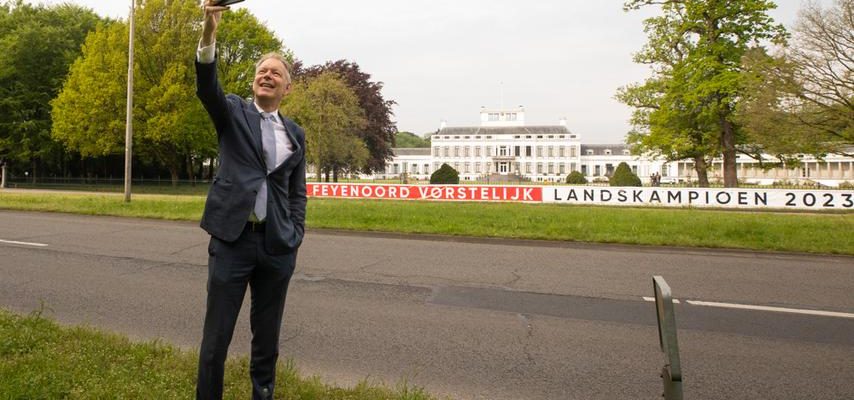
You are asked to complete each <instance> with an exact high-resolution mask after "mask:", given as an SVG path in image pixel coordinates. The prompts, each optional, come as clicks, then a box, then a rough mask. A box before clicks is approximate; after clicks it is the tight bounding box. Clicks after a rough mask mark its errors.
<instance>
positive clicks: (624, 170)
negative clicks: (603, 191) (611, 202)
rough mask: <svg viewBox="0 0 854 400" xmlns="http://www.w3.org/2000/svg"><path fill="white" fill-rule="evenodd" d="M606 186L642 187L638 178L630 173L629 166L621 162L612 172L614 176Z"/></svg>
mask: <svg viewBox="0 0 854 400" xmlns="http://www.w3.org/2000/svg"><path fill="white" fill-rule="evenodd" d="M608 184H609V185H611V186H643V184H641V180H640V178H638V176H637V175H635V173H634V172H632V168H631V167H629V164H626V163H625V162H621V163H620V165H618V166H617V169H615V170H614V174H613V175H611V177H610V178H609V179H608Z"/></svg>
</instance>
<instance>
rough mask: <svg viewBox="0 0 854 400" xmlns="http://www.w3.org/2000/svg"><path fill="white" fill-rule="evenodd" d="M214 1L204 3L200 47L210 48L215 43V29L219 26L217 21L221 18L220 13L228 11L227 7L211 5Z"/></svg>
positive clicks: (209, 0)
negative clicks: (203, 20)
mask: <svg viewBox="0 0 854 400" xmlns="http://www.w3.org/2000/svg"><path fill="white" fill-rule="evenodd" d="M213 3H214V0H206V1H205V6H204V8H205V23H204V27H203V28H202V46H210V45H211V44H213V43H214V41H216V29H217V26H218V25H219V20H220V19H221V18H222V12H223V11H226V10H228V7H221V6H215V5H213Z"/></svg>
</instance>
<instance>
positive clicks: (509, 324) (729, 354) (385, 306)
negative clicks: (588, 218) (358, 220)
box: [0, 211, 854, 400]
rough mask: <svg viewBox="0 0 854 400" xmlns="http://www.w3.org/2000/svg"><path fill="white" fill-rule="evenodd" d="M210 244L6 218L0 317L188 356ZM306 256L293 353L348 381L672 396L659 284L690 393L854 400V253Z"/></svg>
mask: <svg viewBox="0 0 854 400" xmlns="http://www.w3.org/2000/svg"><path fill="white" fill-rule="evenodd" d="M829 234H851V232H847V233H845V232H836V233H829ZM15 242H22V243H15ZM206 249H207V236H206V234H205V233H204V232H202V231H201V230H200V229H199V228H198V227H197V225H196V224H193V223H182V222H162V221H150V220H134V219H124V218H105V217H85V216H74V215H64V214H42V213H21V212H8V211H0V307H5V308H9V309H11V310H14V311H18V312H29V311H32V310H34V309H37V308H39V306H40V304H42V303H44V304H45V305H46V306H47V307H48V308H49V310H50V312H49V314H50V315H53V316H54V317H55V318H56V319H57V320H59V321H61V322H63V323H71V324H88V325H92V326H96V327H99V328H102V329H107V330H111V331H116V332H121V333H124V334H127V335H129V336H131V337H132V338H134V339H138V340H152V339H157V338H161V339H164V340H165V341H168V342H171V343H174V344H176V345H179V346H182V347H185V348H188V349H195V348H196V346H197V345H198V343H199V341H200V337H201V323H202V320H201V318H202V313H203V307H204V295H205V280H206V278H207V268H206V261H207V253H206ZM298 264H299V265H298V268H297V275H296V277H295V279H294V281H293V283H292V286H291V290H290V293H289V296H288V304H287V307H286V311H285V314H286V315H285V329H284V331H283V337H282V346H281V347H282V355H283V357H290V358H293V359H294V360H295V361H296V363H297V365H298V367H299V368H300V370H301V371H303V372H304V373H306V374H316V375H319V376H321V377H322V378H324V379H327V380H329V381H331V382H334V383H337V384H341V385H350V384H353V383H355V382H358V381H360V380H363V379H369V380H371V381H373V382H384V383H386V384H390V385H394V384H396V383H397V382H400V381H404V380H405V381H406V382H408V383H410V384H417V385H420V386H424V387H426V388H427V389H428V390H429V391H431V392H433V393H436V394H439V395H448V396H451V397H452V398H455V399H508V400H509V399H550V400H553V399H642V398H647V399H655V398H660V394H661V382H660V378H659V375H658V374H659V370H660V368H661V366H662V365H663V356H662V354H661V353H660V351H659V349H658V336H657V330H656V327H655V310H654V306H653V304H652V303H649V302H647V301H645V300H644V299H643V297H648V296H652V295H653V293H652V283H651V277H652V276H653V275H663V276H664V277H665V279H667V281H668V283H669V284H670V286H671V287H672V288H673V291H674V295H675V297H677V298H678V299H680V300H681V304H679V305H677V308H676V318H677V324H678V325H679V328H680V329H679V344H680V348H681V357H682V365H683V366H682V369H683V373H684V376H685V394H686V398H688V399H840V400H841V399H849V400H850V399H854V318H852V317H854V315H851V314H852V313H854V258H852V257H824V256H809V255H786V254H768V253H753V252H741V251H718V250H697V249H670V248H654V247H633V246H611V245H590V244H571V243H552V242H531V241H503V240H472V239H459V238H444V237H424V236H421V237H412V236H396V235H371V234H355V233H353V234H350V233H339V232H329V231H309V233H308V236H307V238H306V241H305V243H304V245H303V247H302V249H301V250H300V255H299V261H298ZM688 301H692V302H695V303H694V304H689V303H688ZM697 301H704V302H715V303H727V304H735V305H736V306H728V307H739V306H748V307H752V306H764V307H774V309H773V311H762V310H755V309H733V308H720V307H709V306H704V305H697V304H696V302H697ZM779 309H785V310H786V311H788V312H780V311H781V310H779ZM244 310H245V309H244ZM816 312H828V313H829V314H820V313H816ZM247 314H248V313H247V312H244V313H243V314H242V315H241V320H240V322H239V325H238V328H237V331H236V333H235V339H234V343H233V344H232V352H233V353H241V354H245V353H246V352H247V351H248V346H249V327H248V319H247V318H246V315H247Z"/></svg>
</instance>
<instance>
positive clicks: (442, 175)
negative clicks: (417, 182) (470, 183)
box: [430, 164, 460, 185]
mask: <svg viewBox="0 0 854 400" xmlns="http://www.w3.org/2000/svg"><path fill="white" fill-rule="evenodd" d="M430 184H431V185H459V184H460V173H459V172H457V170H455V169H454V168H453V167H451V166H450V165H448V164H442V166H441V167H439V169H437V170H436V171H434V172H433V174H432V175H430Z"/></svg>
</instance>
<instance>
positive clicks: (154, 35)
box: [53, 0, 282, 184]
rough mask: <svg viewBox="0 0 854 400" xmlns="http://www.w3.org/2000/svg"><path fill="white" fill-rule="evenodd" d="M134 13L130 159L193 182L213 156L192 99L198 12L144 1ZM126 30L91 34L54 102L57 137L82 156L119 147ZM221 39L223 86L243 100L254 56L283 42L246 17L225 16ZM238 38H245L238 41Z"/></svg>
mask: <svg viewBox="0 0 854 400" xmlns="http://www.w3.org/2000/svg"><path fill="white" fill-rule="evenodd" d="M136 7H137V8H136V17H135V19H136V20H135V23H136V25H137V28H136V43H135V54H134V64H135V65H134V92H135V93H134V142H135V143H134V152H135V154H136V155H137V156H139V157H140V158H142V159H143V160H146V161H150V162H156V163H159V164H160V165H162V166H164V167H166V168H168V169H169V171H170V173H171V176H172V182H173V184H176V183H177V180H178V178H179V174H180V173H181V172H182V170H184V172H186V174H187V176H188V177H190V178H191V179H192V178H193V177H194V176H195V170H196V168H195V166H196V165H197V164H198V163H200V162H201V161H202V160H206V159H210V158H213V157H215V156H216V137H215V133H214V130H213V126H212V124H211V123H210V121H209V120H208V117H207V114H206V113H205V111H204V110H203V108H202V105H201V103H200V102H199V101H198V99H197V98H196V95H195V90H196V89H195V70H194V67H193V62H194V57H193V55H194V54H195V52H196V49H197V48H198V43H199V37H200V36H201V21H200V18H199V17H200V14H199V9H198V4H197V2H196V1H194V0H174V1H167V0H146V1H144V2H142V1H140V2H138V3H137V6H136ZM231 17H233V18H231ZM127 29H128V28H127V24H124V23H116V24H114V25H113V26H110V27H108V28H103V29H99V30H98V31H96V32H95V33H93V34H92V35H91V36H90V37H89V38H88V39H87V42H86V46H84V51H83V55H82V56H81V58H80V59H78V61H77V62H76V63H75V65H74V67H73V68H72V73H71V75H70V77H69V79H68V82H67V83H66V85H65V87H64V88H63V91H62V92H61V93H60V95H59V97H58V98H57V99H56V100H55V101H54V112H55V114H56V116H55V117H56V118H55V129H54V131H53V134H54V136H55V137H56V138H57V139H59V140H61V141H63V142H64V143H65V144H66V145H67V146H68V147H69V148H70V149H73V150H76V151H78V152H80V153H81V154H82V155H85V156H91V155H106V154H114V153H117V152H120V151H121V148H123V146H124V133H123V132H124V121H125V115H126V114H125V104H126V103H125V96H126V94H125V90H124V88H125V87H126V86H127V73H126V71H127V61H126V60H127ZM221 31H222V32H223V35H222V36H220V38H219V40H218V46H219V47H218V51H219V54H220V57H219V59H218V62H219V67H221V68H223V69H224V73H222V74H221V79H220V80H221V83H222V85H223V87H225V88H227V89H234V90H235V91H236V93H238V94H241V95H245V94H247V91H248V90H249V89H248V88H249V87H250V84H251V80H252V77H253V76H254V62H255V60H256V58H257V57H258V55H259V54H262V53H266V52H269V51H277V50H278V51H281V50H282V49H281V42H280V41H279V40H278V39H276V38H275V37H274V36H273V34H272V33H271V32H270V31H269V30H268V29H267V28H266V27H264V26H263V25H262V24H260V23H259V22H258V21H257V19H255V18H254V17H252V16H251V15H249V14H247V13H246V12H245V11H240V12H236V13H235V14H234V15H231V14H226V16H225V17H224V18H223V22H222V28H221ZM238 31H240V32H243V33H244V34H246V36H245V37H242V38H237V36H238V34H237V32H238ZM227 40H231V41H233V43H224V42H226V41H227ZM123 71H124V72H123ZM246 71H249V72H246ZM241 88H243V89H241Z"/></svg>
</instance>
